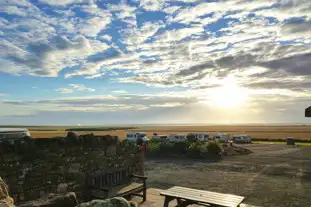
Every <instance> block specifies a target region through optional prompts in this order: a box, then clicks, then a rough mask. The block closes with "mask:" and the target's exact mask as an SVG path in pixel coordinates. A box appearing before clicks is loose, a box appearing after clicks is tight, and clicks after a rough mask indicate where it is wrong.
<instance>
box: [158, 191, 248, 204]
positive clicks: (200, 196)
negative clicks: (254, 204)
mask: <svg viewBox="0 0 311 207" xmlns="http://www.w3.org/2000/svg"><path fill="white" fill-rule="evenodd" d="M160 195H162V196H170V197H174V198H182V199H186V200H191V201H195V202H200V203H208V204H215V205H219V206H224V207H236V206H239V205H240V204H241V203H242V201H243V200H244V199H245V197H242V196H236V195H232V194H223V193H215V192H211V191H205V190H197V189H192V188H184V187H179V186H174V187H172V188H169V189H167V190H165V191H162V192H161V193H160Z"/></svg>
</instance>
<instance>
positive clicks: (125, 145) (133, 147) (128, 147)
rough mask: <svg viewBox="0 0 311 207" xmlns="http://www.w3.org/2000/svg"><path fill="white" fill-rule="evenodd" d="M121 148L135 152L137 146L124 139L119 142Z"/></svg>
mask: <svg viewBox="0 0 311 207" xmlns="http://www.w3.org/2000/svg"><path fill="white" fill-rule="evenodd" d="M121 146H122V147H123V148H124V149H126V150H128V151H133V150H137V145H136V143H135V142H133V141H130V140H128V139H125V140H123V141H122V142H121Z"/></svg>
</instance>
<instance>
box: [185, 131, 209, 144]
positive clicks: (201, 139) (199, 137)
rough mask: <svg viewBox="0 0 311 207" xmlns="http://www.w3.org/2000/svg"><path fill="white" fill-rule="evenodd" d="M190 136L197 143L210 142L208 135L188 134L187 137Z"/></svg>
mask: <svg viewBox="0 0 311 207" xmlns="http://www.w3.org/2000/svg"><path fill="white" fill-rule="evenodd" d="M190 135H193V136H194V137H195V138H196V139H197V140H198V141H199V142H208V140H212V138H210V137H209V134H208V133H190V134H188V135H187V136H190Z"/></svg>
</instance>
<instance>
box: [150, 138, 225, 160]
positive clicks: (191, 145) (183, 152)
mask: <svg viewBox="0 0 311 207" xmlns="http://www.w3.org/2000/svg"><path fill="white" fill-rule="evenodd" d="M146 155H147V156H151V157H185V156H186V157H189V158H196V159H197V158H212V159H215V158H219V157H220V155H221V148H220V146H219V145H218V144H217V143H216V142H208V143H207V142H170V141H150V142H149V144H148V151H147V154H146Z"/></svg>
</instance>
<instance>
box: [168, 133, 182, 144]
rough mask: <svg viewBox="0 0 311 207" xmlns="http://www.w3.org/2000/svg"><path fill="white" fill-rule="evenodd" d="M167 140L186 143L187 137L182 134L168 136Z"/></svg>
mask: <svg viewBox="0 0 311 207" xmlns="http://www.w3.org/2000/svg"><path fill="white" fill-rule="evenodd" d="M168 139H169V140H170V141H174V142H181V141H186V140H187V136H186V135H184V134H170V135H169V136H168Z"/></svg>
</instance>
